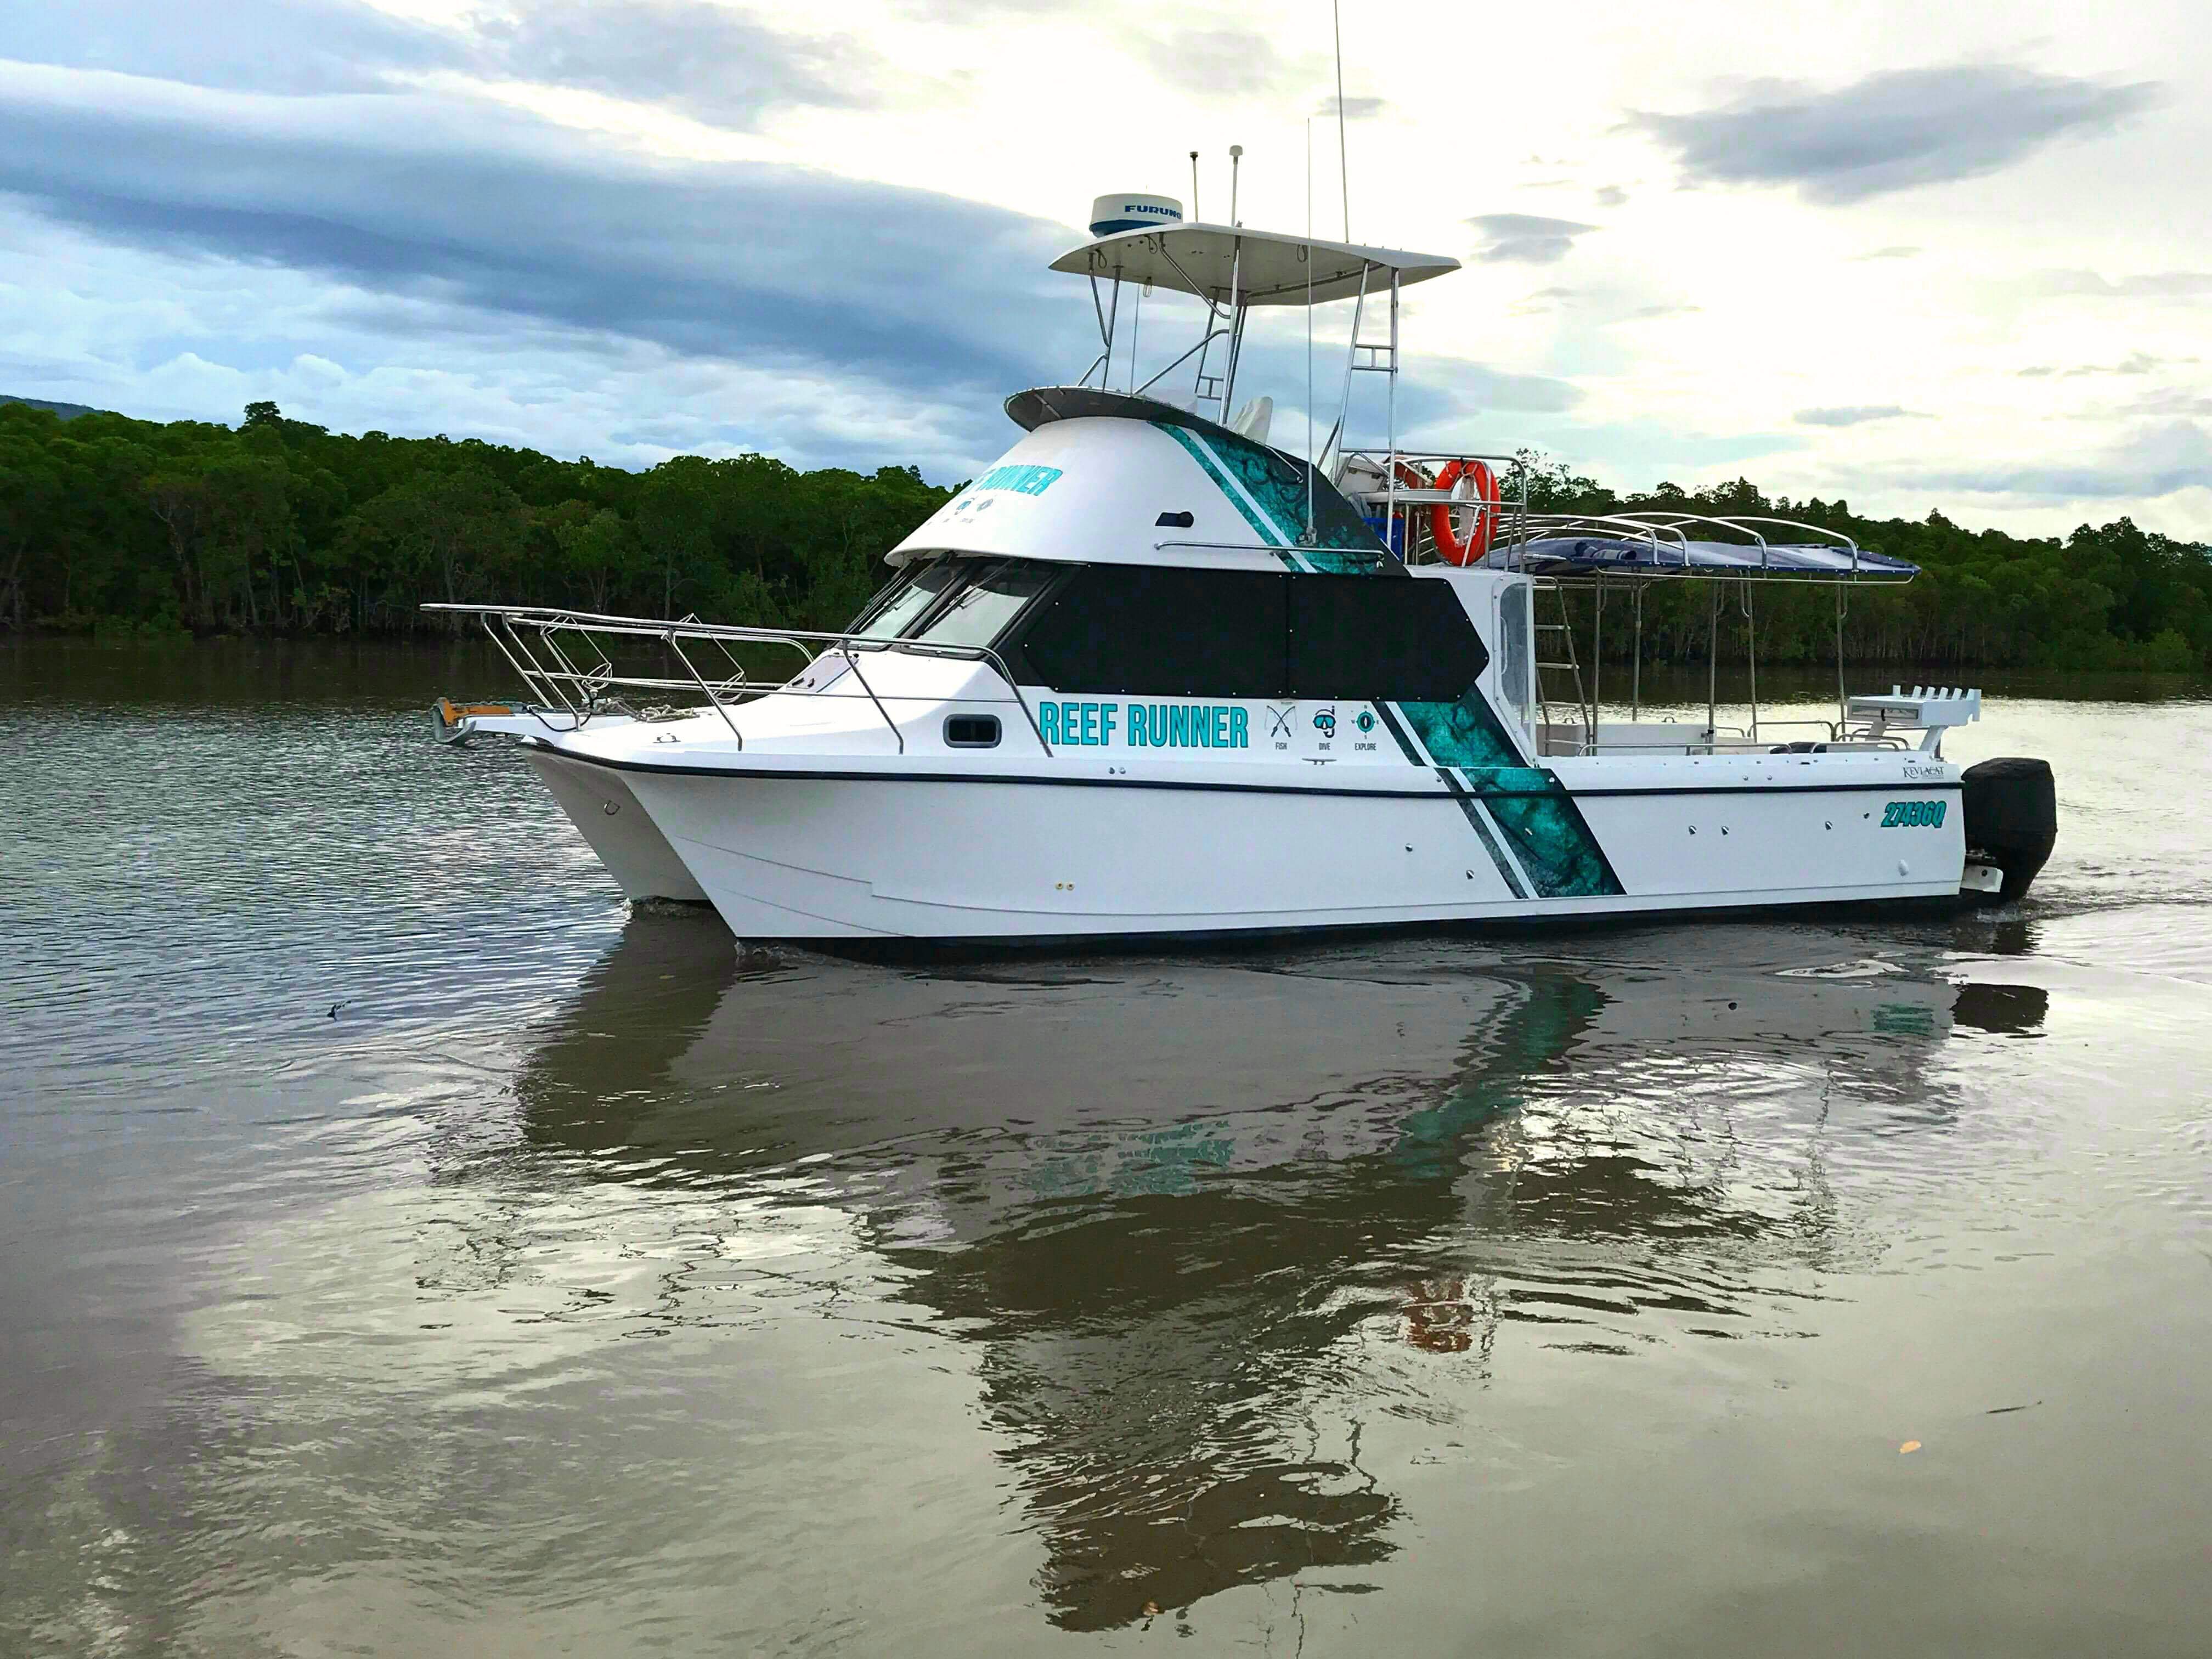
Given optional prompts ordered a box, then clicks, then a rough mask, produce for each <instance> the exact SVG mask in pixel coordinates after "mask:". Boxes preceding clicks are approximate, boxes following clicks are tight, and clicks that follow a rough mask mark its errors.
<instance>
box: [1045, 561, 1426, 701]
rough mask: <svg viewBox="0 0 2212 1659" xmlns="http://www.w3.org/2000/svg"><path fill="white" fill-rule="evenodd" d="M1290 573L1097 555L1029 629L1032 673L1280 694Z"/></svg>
mask: <svg viewBox="0 0 2212 1659" xmlns="http://www.w3.org/2000/svg"><path fill="white" fill-rule="evenodd" d="M1288 580H1289V578H1287V577H1285V576H1282V575H1278V574H1274V573H1273V572H1271V571H1262V570H1191V569H1182V568H1175V567H1171V566H1161V565H1127V564H1094V565H1087V566H1085V567H1084V568H1082V569H1080V570H1079V571H1077V572H1076V573H1075V574H1074V575H1073V576H1072V577H1071V578H1070V579H1069V580H1068V581H1067V582H1066V584H1065V585H1064V586H1061V587H1060V588H1059V589H1057V590H1056V591H1055V592H1054V593H1053V594H1052V596H1051V597H1050V598H1048V599H1046V600H1045V601H1044V602H1043V604H1042V605H1040V606H1039V607H1038V610H1037V614H1036V617H1035V619H1034V620H1033V621H1032V622H1031V623H1030V625H1029V627H1028V629H1026V630H1025V632H1024V635H1023V636H1022V640H1021V644H1020V647H1019V648H1020V651H1021V653H1022V655H1023V656H1024V658H1025V659H1027V666H1028V673H1027V675H1026V676H1025V678H1028V679H1029V680H1030V683H1031V684H1039V685H1048V686H1051V687H1053V688H1054V689H1055V690H1061V691H1077V692H1094V693H1103V694H1106V695H1109V696H1111V695H1119V696H1133V697H1275V696H1281V695H1282V687H1283V674H1284V661H1283V650H1284V642H1285V608H1284V607H1285V599H1284V589H1285V584H1286V583H1287V582H1288ZM1394 586H1395V584H1394Z"/></svg>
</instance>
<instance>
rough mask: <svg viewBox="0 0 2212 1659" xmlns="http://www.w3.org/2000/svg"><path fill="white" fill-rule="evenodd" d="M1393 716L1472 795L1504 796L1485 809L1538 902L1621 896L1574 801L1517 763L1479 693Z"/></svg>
mask: <svg viewBox="0 0 2212 1659" xmlns="http://www.w3.org/2000/svg"><path fill="white" fill-rule="evenodd" d="M1398 708H1399V711H1400V713H1401V714H1404V716H1405V718H1406V723H1407V726H1411V727H1412V728H1413V732H1414V733H1415V734H1416V735H1417V736H1418V737H1419V738H1420V740H1421V742H1422V743H1423V744H1425V745H1426V747H1427V749H1428V751H1429V754H1430V756H1431V757H1432V758H1433V759H1434V760H1436V761H1437V763H1440V764H1443V765H1447V766H1455V767H1458V768H1459V769H1460V772H1461V775H1462V776H1463V777H1464V778H1465V779H1466V780H1467V785H1468V788H1469V789H1471V790H1473V791H1474V793H1475V794H1477V795H1478V796H1484V797H1494V796H1500V795H1506V794H1507V793H1508V792H1510V797H1509V798H1507V799H1487V800H1486V802H1485V804H1486V805H1487V806H1488V807H1489V809H1490V811H1491V813H1492V816H1493V817H1496V819H1497V820H1498V828H1499V829H1501V830H1503V831H1504V834H1505V837H1506V840H1507V842H1509V843H1510V845H1511V847H1512V848H1513V851H1514V854H1515V855H1516V857H1518V858H1519V859H1520V860H1521V865H1522V868H1523V869H1525V870H1527V871H1528V878H1529V879H1530V880H1531V881H1533V882H1534V883H1535V884H1536V890H1537V891H1538V892H1539V893H1541V895H1542V896H1544V897H1546V898H1592V897H1597V896H1613V895H1617V894H1619V893H1620V891H1621V890H1622V889H1621V885H1620V877H1618V876H1617V875H1615V874H1614V873H1613V865H1612V862H1611V861H1610V860H1608V859H1607V857H1606V855H1605V849H1604V848H1601V847H1600V846H1599V845H1598V842H1597V837H1596V836H1595V835H1593V834H1591V833H1590V827H1589V822H1588V821H1587V820H1586V819H1584V818H1583V812H1582V808H1580V807H1579V806H1577V805H1575V802H1574V797H1573V796H1571V795H1570V794H1568V793H1567V792H1566V790H1565V788H1564V787H1562V786H1561V785H1560V782H1559V779H1558V778H1556V777H1554V776H1553V775H1552V774H1551V773H1549V772H1547V771H1545V770H1544V769H1542V768H1541V767H1536V766H1530V765H1528V764H1526V763H1524V762H1523V761H1522V757H1521V755H1520V753H1519V752H1518V751H1517V750H1516V749H1515V748H1514V746H1513V744H1512V741H1511V740H1510V738H1507V737H1506V735H1505V728H1504V726H1500V725H1499V724H1498V716H1497V715H1496V714H1494V713H1493V712H1492V709H1491V707H1490V705H1489V703H1488V702H1486V701H1484V699H1483V696H1482V694H1481V693H1480V691H1478V690H1469V691H1468V694H1467V695H1466V696H1463V697H1462V698H1461V699H1460V700H1459V701H1458V702H1407V703H1401V704H1399V705H1398Z"/></svg>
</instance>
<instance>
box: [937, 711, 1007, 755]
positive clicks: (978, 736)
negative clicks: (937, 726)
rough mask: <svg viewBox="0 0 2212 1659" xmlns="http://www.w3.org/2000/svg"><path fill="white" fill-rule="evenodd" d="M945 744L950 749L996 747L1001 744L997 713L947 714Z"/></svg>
mask: <svg viewBox="0 0 2212 1659" xmlns="http://www.w3.org/2000/svg"><path fill="white" fill-rule="evenodd" d="M998 746H999V717H998V716H997V715H996V714H951V715H947V716H946V717H945V747H946V748H948V749H996V748H997V747H998Z"/></svg>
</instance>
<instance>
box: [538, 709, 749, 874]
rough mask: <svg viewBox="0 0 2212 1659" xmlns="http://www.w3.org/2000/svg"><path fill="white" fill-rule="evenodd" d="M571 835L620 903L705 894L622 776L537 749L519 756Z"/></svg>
mask: <svg viewBox="0 0 2212 1659" xmlns="http://www.w3.org/2000/svg"><path fill="white" fill-rule="evenodd" d="M523 753H525V754H526V755H527V756H528V757H530V763H531V764H532V766H534V767H536V768H537V769H538V776H539V777H541V778H543V779H544V781H545V787H546V789H547V791H548V792H549V793H550V794H551V795H552V797H553V799H554V800H555V802H556V803H557V804H558V805H559V806H560V808H561V810H562V812H564V813H566V814H567V815H568V822H569V823H573V824H574V825H575V826H576V832H577V833H578V834H579V835H580V836H583V838H584V839H585V841H586V842H588V843H590V846H591V848H592V851H593V852H594V853H596V854H599V862H600V863H602V864H604V865H605V866H606V867H607V873H608V874H609V875H611V876H612V877H613V878H615V881H616V882H617V884H619V885H620V887H621V888H622V890H623V896H624V897H626V898H629V899H630V900H632V901H633V902H635V901H637V900H641V899H655V898H659V899H675V900H679V901H682V902H686V903H691V904H702V903H705V902H707V891H706V890H705V889H704V888H703V887H702V886H701V885H700V884H699V883H698V880H697V878H695V877H694V876H693V875H692V873H691V872H690V870H689V869H688V868H686V867H685V866H684V860H682V859H680V858H678V856H677V855H676V850H675V848H672V847H671V846H670V845H669V844H668V838H667V837H666V836H664V835H662V834H661V833H660V829H659V826H658V825H657V824H655V823H653V818H652V816H651V815H650V814H649V813H647V811H646V810H645V808H644V807H643V806H641V805H639V804H638V799H637V797H636V795H635V793H632V791H631V789H630V787H629V783H628V782H627V781H625V777H624V775H623V773H622V772H620V771H619V770H617V769H614V768H612V767H607V766H591V765H586V764H585V763H582V762H580V761H574V760H570V759H568V758H566V757H563V756H562V755H560V754H558V753H556V751H555V750H552V749H550V747H547V746H545V745H544V744H532V745H530V746H529V747H527V748H526V749H525V750H523Z"/></svg>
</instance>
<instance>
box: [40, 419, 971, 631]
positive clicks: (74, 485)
mask: <svg viewBox="0 0 2212 1659" xmlns="http://www.w3.org/2000/svg"><path fill="white" fill-rule="evenodd" d="M951 493H952V492H951V491H950V490H945V489H936V488H933V486H931V485H929V484H927V483H924V482H923V481H922V478H921V474H920V473H919V472H918V471H915V470H914V469H913V468H911V467H889V466H887V467H884V468H882V469H881V470H879V471H877V472H875V473H873V474H869V475H864V474H861V473H858V472H851V471H843V470H841V469H836V468H826V469H823V471H815V472H800V471H795V470H793V468H791V467H788V466H786V465H783V464H782V463H781V461H776V460H772V459H769V458H768V457H766V456H764V455H742V456H738V458H736V459H732V460H719V461H717V460H707V459H702V458H701V457H697V456H679V457H678V458H677V459H673V460H669V461H664V462H662V463H661V464H660V465H659V466H656V467H653V468H651V469H650V470H648V471H642V472H635V471H629V470H627V469H625V468H622V467H612V466H598V465H593V464H592V461H591V459H589V458H588V457H585V458H583V459H578V460H574V461H560V460H555V459H552V458H551V457H550V456H546V455H541V454H538V453H536V452H535V451H532V450H527V449H511V448H507V447H503V446H501V445H497V444H488V443H483V442H480V441H477V440H475V439H463V440H461V441H451V440H448V439H447V438H443V437H437V438H393V437H390V436H388V435H386V434H384V433H381V432H368V433H363V434H362V435H361V436H359V437H349V436H344V435H338V434H335V433H331V432H328V431H325V429H324V428H321V427H319V426H312V425H309V424H308V423H307V422H304V421H295V420H288V419H287V418H285V416H283V414H282V413H281V412H280V411H279V410H277V408H276V405H275V404H248V405H247V406H246V418H245V420H244V421H243V422H240V425H239V426H237V427H236V428H230V427H225V426H216V425H211V424H208V423H204V422H196V421H173V422H167V423H166V424H161V423H156V422H149V421H137V420H131V419H130V418H129V417H127V416H121V415H110V414H90V415H81V416H77V417H76V418H75V419H74V420H70V421H66V422H64V421H63V420H61V419H59V418H58V417H57V416H54V415H52V414H51V413H49V412H48V411H46V410H40V409H33V408H28V407H26V406H23V405H21V404H5V405H0V627H8V628H12V629H16V630H19V631H20V630H25V629H58V630H67V631H75V632H84V631H94V632H101V631H133V630H135V631H139V632H146V633H164V634H185V633H190V634H199V635H204V634H220V633H238V634H273V635H307V634H356V635H362V634H368V635H400V634H420V633H425V632H433V631H443V630H447V629H451V628H452V627H453V625H454V624H453V621H452V620H451V619H449V618H445V617H432V616H426V615H424V614H423V612H422V610H421V606H422V605H423V604H424V603H426V602H428V601H432V600H444V601H447V602H455V601H459V602H468V601H472V600H485V601H512V602H513V603H517V604H541V605H574V606H576V607H579V608H582V609H586V610H592V611H622V612H625V613H636V612H650V613H651V614H653V615H656V616H661V615H666V616H683V615H685V614H687V613H692V612H696V613H697V614H698V615H699V616H701V617H708V618H712V619H738V618H742V619H744V620H745V621H747V622H760V623H768V624H771V625H781V626H784V627H793V628H799V627H813V626H821V627H829V628H835V627H839V626H842V624H843V623H844V622H845V621H847V620H848V618H849V617H851V616H852V615H853V613H854V611H858V610H859V609H860V606H861V605H862V604H863V603H864V602H865V601H866V599H867V597H868V595H869V594H870V593H872V592H874V591H875V590H876V588H877V587H878V586H881V584H882V581H883V579H884V575H885V574H886V573H885V571H884V565H883V556H884V552H885V551H886V550H888V549H889V548H890V546H891V544H893V543H895V542H896V541H897V540H898V539H899V538H901V537H902V536H904V535H905V534H906V533H907V532H908V531H909V530H911V529H913V528H914V526H915V525H917V524H919V523H921V520H924V519H925V518H927V517H928V516H929V514H930V513H933V512H934V511H935V510H936V509H937V507H938V506H939V504H940V503H941V502H943V501H945V500H947V499H948V498H949V497H950V496H951Z"/></svg>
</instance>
